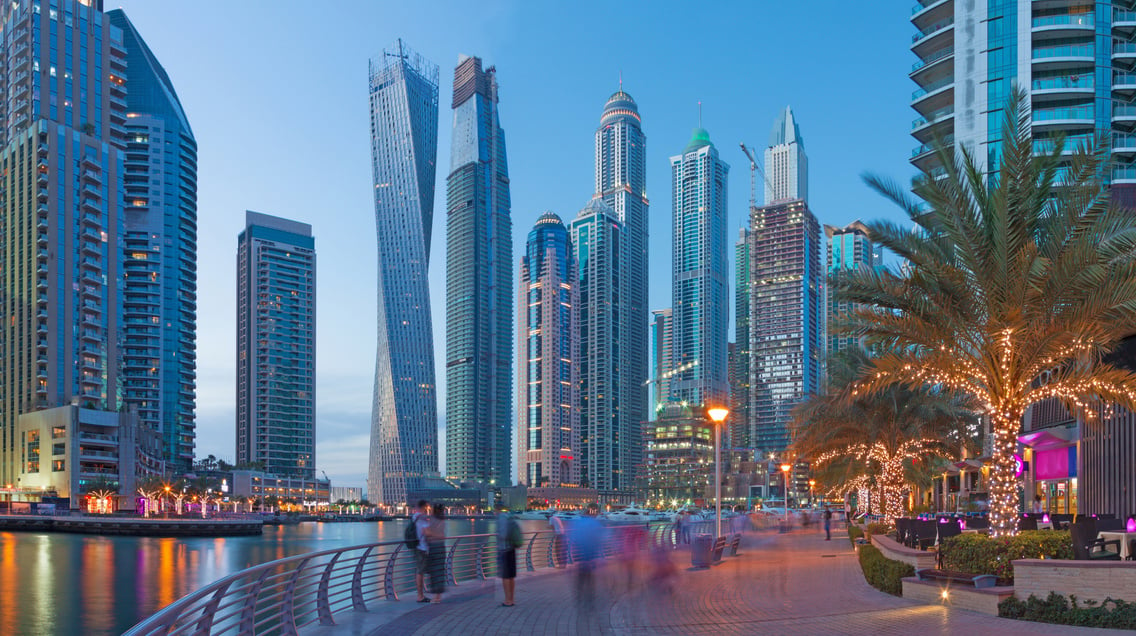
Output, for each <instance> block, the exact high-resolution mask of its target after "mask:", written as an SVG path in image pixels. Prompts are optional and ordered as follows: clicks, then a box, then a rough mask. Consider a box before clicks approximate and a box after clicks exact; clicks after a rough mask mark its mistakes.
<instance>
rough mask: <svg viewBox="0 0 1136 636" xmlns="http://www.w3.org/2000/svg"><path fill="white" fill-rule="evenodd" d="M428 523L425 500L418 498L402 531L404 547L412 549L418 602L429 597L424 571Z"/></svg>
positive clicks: (428, 551) (427, 560)
mask: <svg viewBox="0 0 1136 636" xmlns="http://www.w3.org/2000/svg"><path fill="white" fill-rule="evenodd" d="M428 525H430V517H429V515H428V510H427V503H426V500H425V499H419V500H418V505H417V506H415V508H414V514H413V515H411V517H410V523H408V524H406V530H404V531H403V540H404V541H406V548H407V549H408V550H412V551H413V554H414V586H415V588H417V590H418V602H419V603H429V602H430V599H428V598H426V571H427V569H428V568H429V556H430V548H429V546H428V545H427V544H426V527H427V526H428Z"/></svg>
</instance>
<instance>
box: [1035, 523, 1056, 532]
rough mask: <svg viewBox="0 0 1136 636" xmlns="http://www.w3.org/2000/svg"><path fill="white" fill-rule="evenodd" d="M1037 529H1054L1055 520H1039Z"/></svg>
mask: <svg viewBox="0 0 1136 636" xmlns="http://www.w3.org/2000/svg"><path fill="white" fill-rule="evenodd" d="M1037 529H1038V530H1052V529H1053V522H1052V521H1038V522H1037Z"/></svg>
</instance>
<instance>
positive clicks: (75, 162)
mask: <svg viewBox="0 0 1136 636" xmlns="http://www.w3.org/2000/svg"><path fill="white" fill-rule="evenodd" d="M101 9H102V3H101V2H99V1H97V0H91V1H86V2H81V1H77V0H63V1H57V2H51V3H48V2H38V1H32V0H16V1H14V2H5V3H3V5H0V36H2V37H0V63H2V66H3V68H4V72H5V75H6V81H5V84H4V95H5V99H4V100H2V102H0V112H2V114H3V116H2V117H0V122H2V123H0V168H2V172H0V190H2V192H3V197H2V201H0V289H3V291H4V293H3V294H0V314H2V315H3V316H4V320H3V321H2V323H0V483H6V484H15V483H17V479H16V476H17V475H18V474H19V473H20V472H21V468H29V467H30V466H31V465H32V463H33V460H34V465H35V466H36V471H37V472H39V471H44V472H46V471H48V470H52V469H53V461H52V458H51V456H50V455H48V452H49V451H48V446H47V445H46V444H45V445H44V446H43V447H42V448H41V447H40V445H39V442H38V441H36V442H35V443H34V444H33V443H32V441H31V440H30V438H29V439H24V438H23V437H22V436H21V435H19V434H18V430H17V421H18V418H19V416H20V415H21V414H23V413H30V412H32V411H39V410H42V409H47V408H52V407H58V406H64V405H71V404H74V405H77V406H79V407H81V408H85V409H95V410H100V411H117V410H119V409H120V407H121V406H122V400H121V390H122V380H123V376H122V372H121V369H120V361H121V357H120V351H119V348H120V346H122V342H121V339H120V335H121V333H122V325H123V314H122V300H123V296H122V293H123V292H122V289H123V271H122V243H121V239H122V234H123V222H124V219H123V209H122V208H123V205H122V204H123V201H124V200H125V198H126V197H125V194H124V192H123V161H124V155H123V148H124V145H125V139H126V130H125V124H126V120H127V117H126V111H127V103H126V82H125V77H126V73H127V70H126V65H127V51H126V48H125V45H124V43H123V33H122V30H121V29H120V28H118V27H116V26H114V25H112V24H111V20H110V19H108V18H107V16H106V15H104V14H103V13H102V11H101ZM27 434H28V435H29V436H30V435H31V434H32V431H27ZM84 448H85V449H87V450H89V451H91V452H102V453H107V454H108V455H110V454H116V453H117V450H118V444H117V441H115V440H114V439H110V438H108V439H101V440H95V439H92V440H91V442H90V443H89V444H85V446H84ZM41 458H42V461H40V460H41ZM116 476H117V475H112V476H111V479H114V478H115V477H116ZM98 477H99V475H95V474H81V475H80V476H79V486H80V487H82V485H83V484H85V483H88V482H89V481H90V480H94V479H97V478H98Z"/></svg>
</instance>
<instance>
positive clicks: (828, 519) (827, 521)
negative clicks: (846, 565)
mask: <svg viewBox="0 0 1136 636" xmlns="http://www.w3.org/2000/svg"><path fill="white" fill-rule="evenodd" d="M824 540H825V541H832V511H831V510H829V509H828V504H825V505H824Z"/></svg>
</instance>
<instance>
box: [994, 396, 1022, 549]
mask: <svg viewBox="0 0 1136 636" xmlns="http://www.w3.org/2000/svg"><path fill="white" fill-rule="evenodd" d="M1023 415H1024V409H1022V408H1010V409H1003V410H995V411H992V412H991V413H990V428H991V432H992V434H993V436H994V450H993V452H992V453H991V458H990V463H991V466H990V484H989V486H988V490H989V493H990V536H992V537H1010V536H1014V535H1016V534H1017V533H1018V478H1017V475H1016V474H1015V473H1016V470H1015V468H1016V467H1015V465H1014V453H1015V452H1016V451H1017V449H1018V439H1017V436H1018V432H1019V431H1020V430H1021V426H1022V416H1023Z"/></svg>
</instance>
